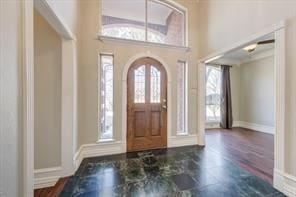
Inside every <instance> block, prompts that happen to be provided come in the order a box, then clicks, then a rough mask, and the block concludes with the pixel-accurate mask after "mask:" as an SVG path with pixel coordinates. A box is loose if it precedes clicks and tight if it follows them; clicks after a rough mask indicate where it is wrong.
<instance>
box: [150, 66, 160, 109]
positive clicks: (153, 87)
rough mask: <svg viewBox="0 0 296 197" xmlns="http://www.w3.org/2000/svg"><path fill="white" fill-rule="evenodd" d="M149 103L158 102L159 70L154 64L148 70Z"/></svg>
mask: <svg viewBox="0 0 296 197" xmlns="http://www.w3.org/2000/svg"><path fill="white" fill-rule="evenodd" d="M150 103H160V71H159V70H158V69H157V68H155V67H154V66H151V70H150Z"/></svg>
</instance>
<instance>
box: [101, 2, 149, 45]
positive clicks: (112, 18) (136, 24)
mask: <svg viewBox="0 0 296 197" xmlns="http://www.w3.org/2000/svg"><path fill="white" fill-rule="evenodd" d="M101 23H102V26H101V27H102V35H104V36H110V37H117V38H123V39H131V40H140V41H145V0H120V1H119V0H102V21H101Z"/></svg>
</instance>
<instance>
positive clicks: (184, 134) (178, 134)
mask: <svg viewBox="0 0 296 197" xmlns="http://www.w3.org/2000/svg"><path fill="white" fill-rule="evenodd" d="M187 135H188V133H178V132H177V134H176V136H187Z"/></svg>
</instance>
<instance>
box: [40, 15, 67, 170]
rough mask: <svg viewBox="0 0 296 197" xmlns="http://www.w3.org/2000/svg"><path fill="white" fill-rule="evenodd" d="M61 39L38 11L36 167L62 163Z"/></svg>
mask: <svg viewBox="0 0 296 197" xmlns="http://www.w3.org/2000/svg"><path fill="white" fill-rule="evenodd" d="M61 54H62V50H61V38H60V36H59V35H58V34H57V33H56V32H55V31H54V29H53V28H52V27H51V26H50V25H49V24H48V23H47V21H46V20H45V19H44V18H43V17H42V16H41V15H40V14H39V13H38V11H36V10H35V11H34V64H35V65H34V67H35V69H34V72H35V76H34V77H35V134H34V137H35V138H34V140H35V147H34V148H35V151H34V152H35V158H34V159H35V169H42V168H49V167H56V166H61Z"/></svg>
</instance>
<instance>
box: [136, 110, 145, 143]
mask: <svg viewBox="0 0 296 197" xmlns="http://www.w3.org/2000/svg"><path fill="white" fill-rule="evenodd" d="M146 117H147V115H146V111H134V121H133V122H134V128H133V131H134V132H133V137H135V138H137V137H145V135H146Z"/></svg>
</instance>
